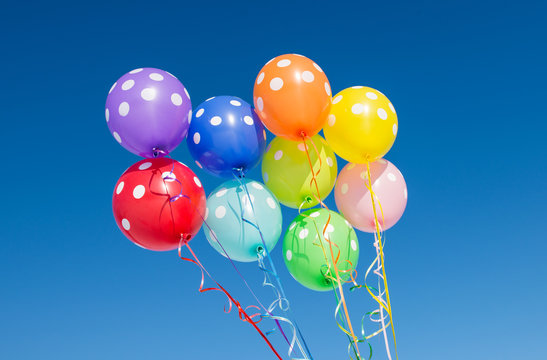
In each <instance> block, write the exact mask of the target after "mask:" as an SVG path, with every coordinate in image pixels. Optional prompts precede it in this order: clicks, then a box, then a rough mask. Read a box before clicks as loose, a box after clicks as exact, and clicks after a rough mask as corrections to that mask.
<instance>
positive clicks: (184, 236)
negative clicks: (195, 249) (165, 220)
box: [180, 234, 192, 245]
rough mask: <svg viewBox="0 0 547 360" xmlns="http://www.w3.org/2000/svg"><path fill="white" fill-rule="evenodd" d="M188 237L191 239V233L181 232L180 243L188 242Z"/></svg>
mask: <svg viewBox="0 0 547 360" xmlns="http://www.w3.org/2000/svg"><path fill="white" fill-rule="evenodd" d="M190 239H192V234H181V235H180V242H181V245H186V243H187V242H189V241H190Z"/></svg>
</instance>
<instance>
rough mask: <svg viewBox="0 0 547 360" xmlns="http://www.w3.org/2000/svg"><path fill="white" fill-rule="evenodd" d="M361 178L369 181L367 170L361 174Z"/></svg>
mask: <svg viewBox="0 0 547 360" xmlns="http://www.w3.org/2000/svg"><path fill="white" fill-rule="evenodd" d="M359 177H360V178H361V179H363V180H365V179H367V171H366V170H365V171H363V172H361V173H360V174H359Z"/></svg>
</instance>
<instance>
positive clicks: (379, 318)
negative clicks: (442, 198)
mask: <svg viewBox="0 0 547 360" xmlns="http://www.w3.org/2000/svg"><path fill="white" fill-rule="evenodd" d="M397 130H398V121H397V114H396V112H395V108H394V107H393V105H392V103H391V102H390V101H389V100H388V98H387V97H386V96H385V95H384V94H382V93H381V92H379V91H378V90H375V89H372V88H369V87H364V86H354V87H351V88H348V89H345V90H342V91H341V92H340V93H338V94H336V96H335V97H334V98H333V101H332V107H331V109H330V114H329V117H328V121H327V124H326V126H325V127H324V129H323V132H324V134H325V138H326V140H327V142H328V143H329V145H330V146H331V147H332V149H333V150H334V152H335V153H336V154H338V155H339V156H340V157H342V158H344V159H345V160H347V161H349V163H348V164H347V165H346V166H345V167H344V168H343V169H342V171H341V172H340V174H339V176H338V181H337V184H336V188H335V192H334V194H335V201H336V205H337V207H338V209H339V210H340V212H341V213H342V214H344V216H345V217H346V219H347V220H348V221H349V223H351V224H352V225H353V226H354V227H356V228H358V229H359V230H362V231H365V232H370V233H374V234H375V243H374V245H375V249H376V258H375V259H374V261H373V263H372V264H371V266H370V267H369V268H368V271H367V273H366V274H365V284H364V285H359V284H357V282H356V281H355V279H353V282H354V288H359V287H364V288H365V289H366V290H367V291H368V292H369V293H370V295H371V296H372V297H373V298H374V300H375V301H376V302H377V303H378V309H377V310H375V311H373V312H371V313H370V314H371V320H373V321H374V322H376V323H378V322H379V323H381V327H380V330H379V331H376V332H375V333H373V334H371V335H368V336H366V339H369V338H371V337H372V336H375V335H378V334H379V333H383V336H384V342H385V345H386V352H387V356H388V358H389V359H391V354H390V350H389V341H388V337H387V331H386V328H387V326H389V325H391V330H392V331H391V332H392V335H393V343H394V345H395V354H396V356H397V342H396V338H395V330H394V326H393V317H392V311H391V301H390V297H389V290H388V283H387V277H386V271H385V262H384V245H385V237H384V234H383V232H384V231H385V230H387V229H389V228H391V227H392V226H393V225H394V224H395V223H396V222H397V221H398V220H399V219H400V218H401V216H402V214H403V212H404V209H405V207H406V202H407V197H408V193H407V188H406V183H405V180H404V178H403V175H402V174H401V172H400V171H399V170H398V169H397V168H396V167H395V165H393V164H392V163H390V162H389V161H387V160H385V159H382V157H383V156H384V155H385V154H386V153H387V152H388V151H389V150H390V148H391V147H392V145H393V143H394V141H395V137H396V136H397ZM374 267H375V269H374ZM371 271H372V272H374V273H375V274H376V275H377V276H378V285H375V286H374V287H372V286H368V285H367V284H366V279H367V276H368V275H369V273H370V272H371ZM382 288H383V290H382ZM384 295H385V298H384ZM384 313H385V314H384Z"/></svg>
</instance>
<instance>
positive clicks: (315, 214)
mask: <svg viewBox="0 0 547 360" xmlns="http://www.w3.org/2000/svg"><path fill="white" fill-rule="evenodd" d="M319 215H321V213H320V212H319V211H314V212H312V213H311V214H310V217H312V218H316V217H318V216H319Z"/></svg>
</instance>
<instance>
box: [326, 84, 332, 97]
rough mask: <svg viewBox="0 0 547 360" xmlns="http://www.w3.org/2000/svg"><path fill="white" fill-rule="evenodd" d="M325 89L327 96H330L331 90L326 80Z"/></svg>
mask: <svg viewBox="0 0 547 360" xmlns="http://www.w3.org/2000/svg"><path fill="white" fill-rule="evenodd" d="M325 91H326V92H327V95H328V96H331V94H332V93H331V91H330V85H329V83H328V82H326V83H325Z"/></svg>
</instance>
